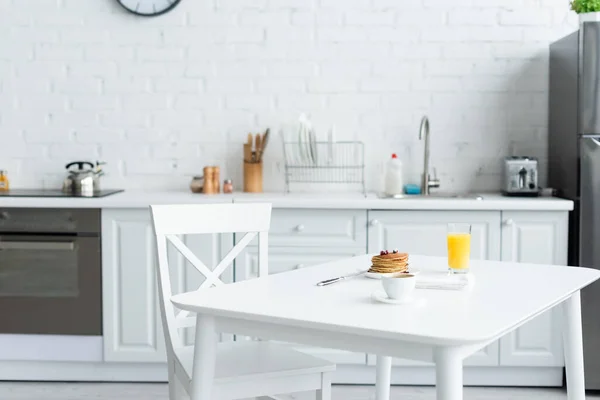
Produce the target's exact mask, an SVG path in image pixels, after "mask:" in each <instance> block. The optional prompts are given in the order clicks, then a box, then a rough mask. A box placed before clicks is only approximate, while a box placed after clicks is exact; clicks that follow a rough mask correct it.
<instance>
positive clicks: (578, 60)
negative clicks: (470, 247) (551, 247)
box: [548, 22, 600, 390]
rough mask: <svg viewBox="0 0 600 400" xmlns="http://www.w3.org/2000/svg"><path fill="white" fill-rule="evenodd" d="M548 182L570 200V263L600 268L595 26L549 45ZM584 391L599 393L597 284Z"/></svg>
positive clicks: (588, 318)
mask: <svg viewBox="0 0 600 400" xmlns="http://www.w3.org/2000/svg"><path fill="white" fill-rule="evenodd" d="M548 140H549V146H548V183H549V186H550V187H552V188H556V189H558V191H559V194H560V196H561V197H564V198H567V199H571V200H573V201H574V202H575V209H574V211H573V212H572V214H571V217H570V221H569V228H570V229H569V265H574V266H583V267H591V268H596V269H600V23H599V22H586V23H584V25H583V27H582V28H581V29H580V30H579V31H578V32H574V33H572V34H571V35H569V36H566V37H564V38H562V39H561V40H558V41H556V42H554V43H552V44H551V45H550V98H549V130H548ZM582 313H583V346H584V358H585V383H586V388H587V389H596V390H597V389H600V283H599V282H596V283H595V284H593V285H591V286H589V287H588V288H586V289H585V290H583V291H582Z"/></svg>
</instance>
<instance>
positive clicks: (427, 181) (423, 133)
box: [419, 116, 440, 196]
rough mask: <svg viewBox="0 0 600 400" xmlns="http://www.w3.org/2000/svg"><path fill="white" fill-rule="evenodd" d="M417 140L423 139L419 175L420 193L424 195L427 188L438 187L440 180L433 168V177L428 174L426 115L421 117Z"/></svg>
mask: <svg viewBox="0 0 600 400" xmlns="http://www.w3.org/2000/svg"><path fill="white" fill-rule="evenodd" d="M419 140H425V155H424V157H423V158H424V161H423V176H422V177H421V194H422V195H424V196H429V189H430V188H438V187H440V180H439V179H438V178H437V176H436V173H435V168H434V169H433V171H434V174H433V179H432V178H431V177H430V176H429V119H428V118H427V116H424V117H423V119H421V128H420V130H419Z"/></svg>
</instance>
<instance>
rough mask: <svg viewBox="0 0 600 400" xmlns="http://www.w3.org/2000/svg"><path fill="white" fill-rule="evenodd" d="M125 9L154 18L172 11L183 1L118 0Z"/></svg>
mask: <svg viewBox="0 0 600 400" xmlns="http://www.w3.org/2000/svg"><path fill="white" fill-rule="evenodd" d="M117 1H118V2H119V4H121V5H122V6H123V7H125V9H126V10H127V11H129V12H132V13H134V14H137V15H141V16H145V17H153V16H156V15H160V14H164V13H166V12H168V11H171V10H172V9H173V8H175V6H176V5H177V4H179V2H180V1H181V0H117Z"/></svg>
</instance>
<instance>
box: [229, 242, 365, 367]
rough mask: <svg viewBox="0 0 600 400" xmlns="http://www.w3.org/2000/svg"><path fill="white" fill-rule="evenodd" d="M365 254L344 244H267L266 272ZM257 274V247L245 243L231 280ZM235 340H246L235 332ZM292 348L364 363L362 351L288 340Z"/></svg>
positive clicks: (248, 277) (288, 269) (278, 271)
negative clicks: (287, 245) (312, 345)
mask: <svg viewBox="0 0 600 400" xmlns="http://www.w3.org/2000/svg"><path fill="white" fill-rule="evenodd" d="M362 254H365V250H364V248H363V249H360V248H356V249H347V248H346V249H344V248H327V247H324V248H319V247H307V248H296V247H294V248H290V247H271V248H269V273H270V274H277V273H281V272H285V271H292V270H294V269H298V268H305V267H311V266H314V265H317V264H322V263H325V262H329V261H335V260H339V259H343V258H350V257H354V256H358V255H362ZM257 276H258V248H256V247H253V246H251V247H246V248H245V249H244V250H243V251H242V253H241V254H240V255H239V256H238V258H237V259H236V260H235V280H236V282H237V281H241V280H245V279H251V278H255V277H257ZM236 340H248V338H247V337H241V336H237V337H236ZM290 346H293V347H294V348H295V349H297V350H300V351H303V352H305V353H308V354H312V355H314V356H316V357H321V358H324V359H326V360H329V361H332V362H334V363H337V364H362V365H364V364H365V363H366V354H362V353H352V352H349V351H343V350H337V349H325V348H317V347H306V346H301V345H296V344H290Z"/></svg>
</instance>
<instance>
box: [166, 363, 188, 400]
mask: <svg viewBox="0 0 600 400" xmlns="http://www.w3.org/2000/svg"><path fill="white" fill-rule="evenodd" d="M183 399H185V390H184V389H183V385H182V384H181V381H179V378H178V377H177V375H175V365H174V364H173V363H169V400H183Z"/></svg>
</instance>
